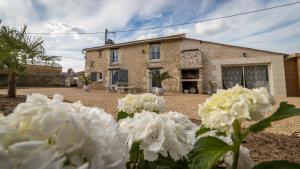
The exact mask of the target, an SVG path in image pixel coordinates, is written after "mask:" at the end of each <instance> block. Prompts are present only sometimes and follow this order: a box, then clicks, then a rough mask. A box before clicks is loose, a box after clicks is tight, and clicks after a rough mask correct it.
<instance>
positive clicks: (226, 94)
mask: <svg viewBox="0 0 300 169" xmlns="http://www.w3.org/2000/svg"><path fill="white" fill-rule="evenodd" d="M273 103H274V102H273V97H272V96H270V94H269V93H268V91H267V89H266V88H263V87H262V88H258V89H252V90H250V89H246V88H243V87H241V86H238V85H236V86H235V87H233V88H231V89H228V90H219V91H218V92H217V93H216V94H214V95H213V96H212V97H210V98H208V99H207V100H206V101H205V102H204V103H203V104H200V105H199V111H198V115H199V116H200V118H201V120H202V124H203V125H204V126H205V127H208V128H212V129H219V130H221V131H224V132H226V133H227V134H228V135H230V134H231V133H232V132H233V128H232V124H233V122H234V121H235V120H239V121H242V120H246V119H247V120H260V119H262V118H263V117H264V116H263V113H265V112H270V111H272V105H273Z"/></svg>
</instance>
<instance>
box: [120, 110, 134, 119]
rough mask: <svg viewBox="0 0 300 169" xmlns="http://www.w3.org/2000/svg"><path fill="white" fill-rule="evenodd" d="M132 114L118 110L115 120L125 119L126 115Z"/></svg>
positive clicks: (131, 115)
mask: <svg viewBox="0 0 300 169" xmlns="http://www.w3.org/2000/svg"><path fill="white" fill-rule="evenodd" d="M133 116H134V114H133V113H132V114H129V113H126V112H123V111H119V112H118V115H117V121H119V120H121V119H125V118H127V117H133Z"/></svg>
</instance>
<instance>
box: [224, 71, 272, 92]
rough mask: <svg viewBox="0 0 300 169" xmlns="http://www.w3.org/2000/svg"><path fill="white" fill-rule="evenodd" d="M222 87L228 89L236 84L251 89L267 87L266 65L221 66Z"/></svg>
mask: <svg viewBox="0 0 300 169" xmlns="http://www.w3.org/2000/svg"><path fill="white" fill-rule="evenodd" d="M222 79H223V88H224V89H228V88H231V87H233V86H235V85H236V84H239V85H241V86H243V87H246V88H249V89H253V88H258V87H266V88H269V77H268V66H267V65H259V66H234V67H223V68H222Z"/></svg>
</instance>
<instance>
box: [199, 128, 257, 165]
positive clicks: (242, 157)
mask: <svg viewBox="0 0 300 169" xmlns="http://www.w3.org/2000/svg"><path fill="white" fill-rule="evenodd" d="M216 133H217V130H211V131H208V132H206V133H203V134H201V135H199V136H198V139H199V138H202V137H207V136H212V137H216V138H218V139H220V140H222V141H224V142H225V143H227V144H229V145H233V141H232V139H231V138H230V137H225V136H218V135H217V134H216ZM233 158H234V155H233V152H232V151H230V152H228V153H226V154H225V155H224V156H223V157H221V158H220V161H223V162H224V165H225V166H226V168H228V169H230V168H231V166H232V163H233ZM254 164H255V163H254V161H253V159H252V158H251V156H250V150H249V149H248V148H247V147H244V146H242V145H240V152H239V160H238V166H237V169H252V168H253V167H254Z"/></svg>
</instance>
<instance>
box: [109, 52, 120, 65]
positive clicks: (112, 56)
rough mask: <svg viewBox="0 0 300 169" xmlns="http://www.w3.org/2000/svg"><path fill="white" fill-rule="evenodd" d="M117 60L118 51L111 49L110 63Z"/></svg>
mask: <svg viewBox="0 0 300 169" xmlns="http://www.w3.org/2000/svg"><path fill="white" fill-rule="evenodd" d="M118 62H119V52H118V50H117V49H114V50H112V51H111V63H118Z"/></svg>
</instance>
